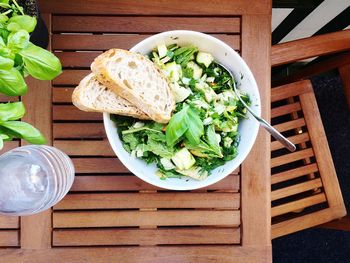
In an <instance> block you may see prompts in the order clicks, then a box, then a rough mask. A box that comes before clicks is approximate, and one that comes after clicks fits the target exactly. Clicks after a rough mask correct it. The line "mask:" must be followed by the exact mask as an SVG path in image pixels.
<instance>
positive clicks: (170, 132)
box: [165, 105, 190, 146]
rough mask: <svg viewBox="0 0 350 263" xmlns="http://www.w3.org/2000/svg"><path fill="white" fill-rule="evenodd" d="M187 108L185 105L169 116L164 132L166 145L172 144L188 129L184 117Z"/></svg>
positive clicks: (185, 116)
mask: <svg viewBox="0 0 350 263" xmlns="http://www.w3.org/2000/svg"><path fill="white" fill-rule="evenodd" d="M189 108H190V107H189V106H188V105H185V106H184V107H183V108H182V110H181V111H179V112H177V113H176V114H174V115H173V116H172V117H171V119H170V121H169V124H168V126H167V127H166V132H165V137H166V142H167V144H168V146H174V145H175V144H176V142H177V141H178V140H179V139H180V138H181V136H182V135H184V134H185V132H186V131H187V130H188V124H187V121H186V118H187V114H188V110H189Z"/></svg>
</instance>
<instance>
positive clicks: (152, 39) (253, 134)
mask: <svg viewBox="0 0 350 263" xmlns="http://www.w3.org/2000/svg"><path fill="white" fill-rule="evenodd" d="M172 34H177V35H180V34H181V35H185V36H189V35H190V36H191V35H192V36H193V35H197V36H200V37H204V38H207V39H210V41H213V42H214V43H215V44H217V45H221V46H225V48H227V49H229V50H230V51H231V53H230V55H232V56H234V57H236V59H238V60H239V61H240V63H241V65H240V67H241V69H242V68H243V71H244V72H245V73H244V74H247V75H248V76H249V79H250V80H251V85H253V86H254V89H256V91H257V94H256V95H257V98H258V105H257V107H256V112H255V113H256V114H257V115H258V116H260V115H261V98H260V92H259V88H258V85H257V83H256V80H255V77H254V75H253V73H252V72H251V70H250V68H249V67H248V65H247V63H246V62H245V61H244V59H243V58H242V57H241V56H240V55H239V54H238V53H237V52H236V51H235V50H234V49H232V48H231V47H230V46H229V45H228V44H226V43H225V42H223V41H222V40H219V39H217V38H215V37H213V36H211V35H208V34H205V33H201V32H197V31H191V30H171V31H165V32H161V33H158V34H154V35H152V36H149V37H147V38H145V39H144V40H142V41H140V42H139V43H137V44H136V45H134V46H133V47H132V48H131V49H130V51H133V52H136V50H138V49H139V48H140V47H142V46H144V45H147V44H149V42H151V43H152V42H157V40H158V38H160V37H162V36H163V37H168V36H169V35H172ZM228 68H230V67H228ZM248 114H249V116H250V118H253V116H251V114H250V113H248ZM110 115H111V114H109V113H106V112H105V113H103V124H104V129H105V131H106V134H107V138H108V142H109V144H110V145H111V147H112V149H113V151H114V153H115V155H116V156H117V157H118V159H119V160H120V161H121V163H122V164H123V165H124V166H125V167H126V168H127V169H128V170H129V171H130V172H131V173H132V174H133V175H135V176H137V177H138V178H140V179H141V180H143V181H145V182H147V183H149V184H151V185H154V186H157V187H159V188H162V189H168V190H195V189H199V188H203V187H207V186H209V185H212V184H215V183H217V182H219V181H220V180H222V179H224V178H225V177H227V176H228V175H230V174H231V173H232V171H234V170H235V169H237V168H238V167H239V166H240V165H241V164H242V163H243V161H244V160H245V159H246V158H247V156H248V154H249V153H250V151H251V150H252V148H253V146H254V144H255V141H256V138H257V135H258V132H259V123H258V122H256V125H255V126H254V127H253V129H252V130H251V140H250V141H249V144H246V147H245V148H244V149H245V150H244V152H240V153H239V154H238V155H237V157H235V158H234V159H233V160H231V161H234V160H235V161H236V162H237V165H236V166H235V167H233V168H232V169H230V172H228V173H227V174H225V173H222V174H221V175H217V176H216V178H215V180H213V181H210V182H209V181H208V180H203V181H198V184H197V185H196V186H195V187H193V186H192V187H189V185H184V186H181V187H178V186H169V187H165V186H164V185H161V184H160V183H158V182H157V181H156V180H151V179H149V178H147V177H146V176H143V175H139V174H138V173H137V171H136V169H134V168H133V167H132V166H130V162H129V161H127V160H124V159H123V158H120V157H119V156H118V152H119V151H120V149H118V148H117V146H116V145H114V144H112V143H111V139H110V138H111V137H115V136H117V137H118V134H114V133H113V134H112V131H111V130H110V129H109V127H108V125H109V124H108V123H110V122H112V120H111V119H110ZM118 139H119V137H118ZM119 140H120V139H119ZM121 150H122V151H125V150H124V149H121ZM231 161H228V162H231ZM145 165H147V164H146V163H145ZM157 178H158V177H157Z"/></svg>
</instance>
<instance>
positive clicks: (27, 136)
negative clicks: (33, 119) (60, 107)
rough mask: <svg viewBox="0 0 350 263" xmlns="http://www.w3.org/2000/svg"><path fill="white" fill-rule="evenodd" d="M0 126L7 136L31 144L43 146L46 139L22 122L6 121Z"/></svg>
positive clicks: (36, 130)
mask: <svg viewBox="0 0 350 263" xmlns="http://www.w3.org/2000/svg"><path fill="white" fill-rule="evenodd" d="M0 126H2V127H3V128H5V129H6V130H7V134H10V135H13V136H14V137H17V138H21V139H24V140H26V141H27V142H29V143H33V144H45V143H46V139H45V137H44V136H43V135H42V134H41V132H40V131H39V130H38V129H36V128H34V127H33V126H32V125H30V124H29V123H26V122H23V121H7V122H4V123H1V124H0Z"/></svg>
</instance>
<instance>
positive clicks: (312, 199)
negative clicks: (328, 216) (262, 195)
mask: <svg viewBox="0 0 350 263" xmlns="http://www.w3.org/2000/svg"><path fill="white" fill-rule="evenodd" d="M326 201H327V199H326V195H325V194H324V193H320V194H316V195H313V196H309V197H306V198H303V199H299V200H297V201H293V202H289V203H286V204H283V205H279V206H275V207H272V209H271V216H272V217H274V216H279V215H283V214H287V213H289V212H293V211H297V210H300V209H304V208H306V207H310V206H313V205H316V204H321V203H324V202H326Z"/></svg>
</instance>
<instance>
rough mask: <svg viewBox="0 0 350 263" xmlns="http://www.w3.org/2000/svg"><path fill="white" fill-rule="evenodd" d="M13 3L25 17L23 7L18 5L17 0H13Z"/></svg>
mask: <svg viewBox="0 0 350 263" xmlns="http://www.w3.org/2000/svg"><path fill="white" fill-rule="evenodd" d="M12 2H13V3H14V4H15V6H16V7H17V9H18V10H19V11H20V12H21V14H22V15H24V13H23V11H22V9H21V7H20V6H19V5H18V4H17V1H16V0H12Z"/></svg>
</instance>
